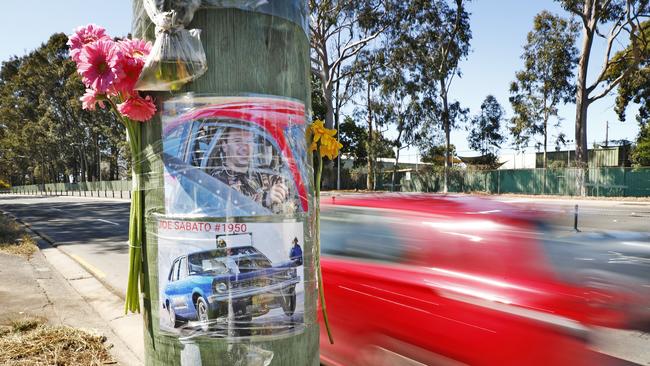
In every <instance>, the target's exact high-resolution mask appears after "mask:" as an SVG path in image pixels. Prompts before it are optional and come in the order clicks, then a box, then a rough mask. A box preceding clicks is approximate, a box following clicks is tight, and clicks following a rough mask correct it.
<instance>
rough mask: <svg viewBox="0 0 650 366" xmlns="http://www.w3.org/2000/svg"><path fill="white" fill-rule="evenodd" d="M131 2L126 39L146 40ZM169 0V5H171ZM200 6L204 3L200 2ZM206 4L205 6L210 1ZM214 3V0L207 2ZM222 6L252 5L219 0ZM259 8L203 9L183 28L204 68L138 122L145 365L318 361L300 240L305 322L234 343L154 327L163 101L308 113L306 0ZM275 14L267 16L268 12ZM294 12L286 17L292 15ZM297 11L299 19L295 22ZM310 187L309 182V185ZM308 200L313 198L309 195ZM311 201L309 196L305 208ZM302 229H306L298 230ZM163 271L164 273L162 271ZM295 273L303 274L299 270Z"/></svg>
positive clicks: (311, 275)
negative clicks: (186, 99) (296, 106)
mask: <svg viewBox="0 0 650 366" xmlns="http://www.w3.org/2000/svg"><path fill="white" fill-rule="evenodd" d="M142 2H143V0H134V14H135V15H134V17H135V19H134V23H133V24H134V29H133V33H134V34H133V36H134V37H136V38H143V39H147V40H150V41H152V42H153V40H154V26H153V24H151V22H150V20H149V18H148V17H147V15H146V13H145V12H142V11H140V9H142ZM172 3H173V2H172ZM203 3H204V4H205V3H206V1H203ZM207 3H210V2H209V1H208V2H207ZM212 3H215V2H212ZM223 3H232V4H237V3H242V4H244V3H255V2H252V1H249V2H247V1H241V2H238V1H231V2H228V1H225V2H223ZM257 3H258V4H259V3H261V4H262V5H261V6H263V7H266V9H270V10H267V11H266V13H264V12H261V11H257V10H254V11H245V10H239V9H234V8H216V7H206V6H203V7H201V8H199V9H198V10H197V11H196V13H195V14H194V18H193V20H192V22H191V23H190V25H189V26H188V27H186V28H187V29H200V30H201V42H202V44H203V48H204V50H205V53H206V56H207V61H208V70H207V72H206V73H205V74H204V75H202V76H201V77H199V78H198V79H196V80H195V81H194V82H191V83H189V84H187V85H185V86H184V87H183V88H182V89H181V90H178V91H166V92H153V93H149V94H150V95H152V96H153V97H154V98H155V99H156V104H157V106H158V114H157V115H156V116H155V117H154V118H153V119H152V120H151V121H149V122H146V123H143V124H142V125H141V127H142V145H143V146H142V150H143V155H142V162H143V164H142V170H143V174H142V177H141V184H142V187H143V190H144V212H145V214H144V216H145V217H144V222H145V227H144V231H145V234H144V243H143V273H144V275H143V281H142V282H141V283H142V285H143V318H144V324H145V335H144V341H145V352H146V354H145V360H146V361H145V363H146V364H147V365H242V366H243V365H260V366H262V365H266V364H267V363H265V362H268V360H269V359H271V362H270V365H300V366H303V365H318V364H319V327H318V321H317V317H316V307H317V305H316V301H317V287H316V277H315V268H314V258H313V255H312V251H313V249H312V248H313V246H312V245H313V243H312V242H311V240H309V239H306V240H305V242H304V243H301V244H302V245H303V253H304V266H305V271H304V279H303V280H304V294H305V295H304V327H303V329H302V330H301V331H299V332H294V333H291V332H290V334H289V335H288V336H287V335H285V336H280V337H265V336H264V335H261V336H252V337H245V338H242V339H240V340H238V341H237V342H233V341H232V340H231V341H228V340H226V339H224V338H218V337H210V336H200V337H186V338H185V339H184V338H183V337H174V336H169V335H168V334H166V333H164V332H161V329H160V318H161V317H165V316H167V315H166V314H165V313H164V312H163V311H162V310H161V299H160V289H159V285H160V281H159V280H163V279H162V278H159V273H158V271H159V269H158V264H159V263H158V241H159V236H158V235H157V230H158V226H157V219H156V215H157V214H164V202H165V200H164V194H165V193H164V188H163V187H164V184H163V181H164V179H163V160H162V159H163V158H162V150H161V149H162V147H161V143H160V141H161V134H162V123H161V115H160V110H161V108H162V103H164V102H165V100H169V99H170V98H174V97H177V96H179V95H182V94H184V93H188V92H194V93H197V94H198V93H201V94H202V95H204V94H211V95H221V96H241V95H252V94H255V95H266V96H273V97H279V98H285V99H286V98H291V99H292V100H297V101H300V102H302V103H304V105H305V106H306V111H307V112H306V113H307V116H309V108H310V106H311V100H310V69H309V65H310V63H309V40H308V35H307V32H308V29H307V30H306V29H305V19H308V10H307V5H306V1H301V0H271V1H269V2H259V1H258V2H257ZM269 12H270V13H274V14H276V15H269V14H268V13H269ZM292 14H293V15H292ZM295 14H302V24H300V23H301V22H298V21H296V20H295V19H293V20H291V19H290V18H292V17H294V18H295ZM310 186H313V184H312V185H310ZM310 197H312V195H311V194H310ZM311 205H312V202H311V200H310V202H309V206H310V210H311V209H313V207H311ZM305 232H308V231H305ZM165 276H166V275H165ZM301 277H303V276H302V274H301Z"/></svg>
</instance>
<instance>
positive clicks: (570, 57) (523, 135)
mask: <svg viewBox="0 0 650 366" xmlns="http://www.w3.org/2000/svg"><path fill="white" fill-rule="evenodd" d="M577 35H578V24H577V23H575V22H572V21H571V20H568V19H564V18H562V17H560V16H558V15H555V14H552V13H550V12H548V11H546V10H544V11H542V12H540V13H539V14H537V15H536V16H535V18H534V20H533V30H532V31H530V32H529V33H528V36H527V38H526V44H525V45H524V51H523V54H522V55H521V58H522V60H523V61H524V69H523V70H520V71H517V72H516V73H515V81H513V82H512V83H511V85H510V95H511V97H510V103H511V104H512V109H513V111H514V116H513V117H512V119H511V132H512V134H513V135H514V136H515V143H517V144H524V145H527V143H528V141H529V140H530V138H532V137H534V136H535V135H538V134H540V135H542V137H543V143H542V146H543V147H544V158H543V165H544V168H546V161H547V159H546V153H547V148H548V135H549V120H550V119H551V117H557V115H558V105H559V104H560V103H569V102H572V101H573V100H574V98H575V75H574V69H575V66H576V64H577V56H578V49H577V47H576V46H575V42H576V38H577ZM558 123H559V119H558Z"/></svg>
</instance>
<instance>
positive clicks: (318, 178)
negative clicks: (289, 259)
mask: <svg viewBox="0 0 650 366" xmlns="http://www.w3.org/2000/svg"><path fill="white" fill-rule="evenodd" d="M322 175H323V157H322V156H321V155H320V154H318V171H317V172H316V205H317V207H316V241H315V244H316V271H317V273H316V276H317V277H318V297H319V298H320V305H321V310H322V311H323V321H324V322H325V329H327V337H328V338H329V341H330V344H334V338H333V337H332V329H331V328H330V323H329V320H328V318H327V307H326V306H325V290H324V289H323V271H322V270H321V265H320V181H321V177H322Z"/></svg>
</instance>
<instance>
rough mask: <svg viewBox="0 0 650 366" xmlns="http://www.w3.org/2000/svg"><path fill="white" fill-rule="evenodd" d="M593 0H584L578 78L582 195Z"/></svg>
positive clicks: (580, 188)
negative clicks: (583, 23) (583, 20)
mask: <svg viewBox="0 0 650 366" xmlns="http://www.w3.org/2000/svg"><path fill="white" fill-rule="evenodd" d="M593 1H594V0H585V1H584V9H585V17H586V18H587V19H588V22H587V24H586V25H583V32H582V49H581V50H580V59H579V61H578V78H577V80H576V87H577V89H576V121H575V123H576V127H575V141H576V168H578V169H581V170H583V172H582V174H577V175H576V177H577V179H576V188H577V190H578V192H579V194H580V195H581V196H584V195H586V191H585V181H584V179H585V174H584V170H585V169H586V168H587V165H588V161H589V160H588V159H589V157H588V155H587V110H588V108H589V103H590V101H589V90H588V87H587V72H588V70H589V57H590V55H591V46H592V44H593V41H594V28H595V26H596V20H595V19H594V17H593V16H592V15H593V14H592V9H593V7H592V2H593Z"/></svg>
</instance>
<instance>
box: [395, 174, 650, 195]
mask: <svg viewBox="0 0 650 366" xmlns="http://www.w3.org/2000/svg"><path fill="white" fill-rule="evenodd" d="M583 173H584V180H583V179H582V178H581V176H582V174H583ZM583 181H584V187H585V192H586V194H587V196H594V197H650V168H618V167H614V168H591V169H587V170H581V169H570V168H569V169H516V170H490V171H467V170H452V171H451V172H450V175H449V182H448V191H449V192H466V193H470V192H485V193H491V194H501V193H520V194H534V195H562V196H577V195H579V194H580V188H579V187H580V186H579V183H581V182H583ZM401 184H402V191H406V192H440V191H442V187H443V175H442V173H440V172H418V173H411V176H410V179H407V177H404V178H402V181H401Z"/></svg>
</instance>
